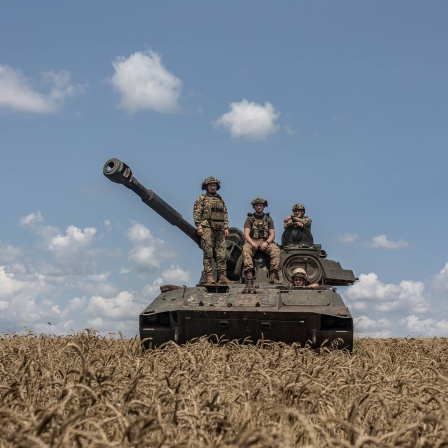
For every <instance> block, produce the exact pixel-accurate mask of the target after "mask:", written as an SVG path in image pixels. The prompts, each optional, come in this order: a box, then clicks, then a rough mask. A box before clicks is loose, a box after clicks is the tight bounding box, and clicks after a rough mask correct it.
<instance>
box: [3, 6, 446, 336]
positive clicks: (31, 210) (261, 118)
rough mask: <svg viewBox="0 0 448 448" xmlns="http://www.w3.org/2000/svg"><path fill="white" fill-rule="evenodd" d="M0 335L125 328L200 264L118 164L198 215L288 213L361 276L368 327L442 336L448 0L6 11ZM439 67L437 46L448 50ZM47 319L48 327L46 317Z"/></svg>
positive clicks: (355, 304) (350, 292)
mask: <svg viewBox="0 0 448 448" xmlns="http://www.w3.org/2000/svg"><path fill="white" fill-rule="evenodd" d="M0 6H1V11H2V13H1V15H0V156H1V162H2V176H1V177H0V203H1V209H2V213H1V215H0V313H1V314H0V332H17V333H21V332H22V331H23V329H24V327H25V326H26V327H27V328H29V329H31V330H33V331H35V332H37V333H40V332H45V333H48V332H49V331H51V332H52V333H56V334H67V333H69V332H70V331H79V330H82V329H83V328H86V327H90V328H95V329H97V330H98V331H101V332H105V333H107V332H117V331H122V332H123V334H125V335H127V336H133V335H135V334H136V333H137V330H138V328H137V327H138V314H139V312H140V311H141V310H143V309H144V308H145V306H146V305H147V304H148V303H149V302H150V301H151V300H152V299H153V298H154V297H155V296H156V295H157V294H158V291H159V287H160V285H161V284H164V283H178V284H187V285H194V284H195V283H196V282H197V281H198V279H199V276H200V271H201V268H202V255H201V252H200V250H199V249H198V248H197V247H196V246H195V244H194V243H193V242H192V241H190V240H189V239H188V238H187V237H184V235H183V234H182V233H181V232H180V231H179V230H178V229H176V228H174V227H172V226H170V225H169V224H167V223H165V222H164V221H163V220H162V219H161V218H160V217H159V216H158V215H156V214H155V213H153V212H152V211H151V210H150V209H149V208H147V207H146V206H144V204H143V203H141V202H140V201H139V199H138V198H137V197H136V196H135V195H133V194H132V193H131V192H130V191H128V190H126V189H125V188H123V187H120V186H118V185H115V184H112V183H111V182H109V181H108V180H106V179H105V178H104V176H103V175H102V167H103V164H104V163H105V162H106V160H107V159H109V158H110V157H118V158H120V159H122V160H123V161H125V162H126V163H127V164H128V165H130V166H131V168H132V170H133V172H134V174H135V176H136V177H137V179H138V180H140V181H141V182H142V183H143V184H144V185H145V186H146V187H148V188H150V189H153V190H154V191H155V192H156V193H157V194H159V196H161V197H162V198H164V199H165V200H166V201H167V202H168V203H170V204H171V205H172V206H173V207H174V208H176V209H177V210H178V211H179V212H180V213H181V214H182V215H183V217H184V218H185V219H187V220H188V221H189V222H192V207H193V202H194V200H195V198H196V196H197V195H199V194H200V192H201V191H200V186H201V183H202V181H203V179H204V178H205V177H208V176H210V175H213V176H216V177H218V178H219V179H220V180H221V190H220V192H221V193H222V195H223V197H224V199H225V200H226V203H227V206H228V209H229V218H230V225H231V226H234V227H240V228H242V225H243V222H244V219H245V216H246V213H247V212H249V211H251V206H250V201H251V200H252V198H253V197H256V196H263V197H265V198H266V199H268V201H269V207H268V209H267V211H269V212H270V213H271V216H272V217H273V219H274V221H275V223H276V227H277V230H278V232H277V241H278V242H279V241H280V235H281V232H280V230H281V225H282V220H283V218H284V217H285V216H286V215H287V214H289V213H290V209H291V206H292V205H293V204H294V203H296V202H302V203H304V204H305V205H306V209H307V214H308V215H310V216H311V217H312V218H313V234H314V240H315V242H317V243H321V244H322V246H323V248H324V249H325V250H326V251H327V252H328V255H329V258H330V259H333V260H337V261H340V262H341V264H342V265H343V267H345V268H349V269H353V270H354V271H355V273H356V275H357V276H358V277H359V281H358V282H357V283H356V284H355V285H354V286H352V287H348V288H339V289H338V291H339V292H340V293H341V294H342V295H343V297H344V300H345V301H346V303H347V304H348V305H349V307H350V310H351V312H352V314H353V316H354V317H355V331H356V335H357V336H366V335H370V336H448V313H447V309H446V299H447V298H448V297H447V296H448V254H447V250H446V248H447V238H446V231H445V227H446V225H445V224H443V223H444V222H446V221H447V217H448V216H447V215H448V212H447V210H446V206H445V205H446V190H447V181H446V175H445V170H446V165H447V137H448V126H447V125H446V117H447V104H448V76H447V75H448V73H447V72H448V62H447V58H446V42H447V41H448V29H447V27H446V21H447V16H448V14H447V13H448V5H447V3H446V2H444V1H431V2H425V3H422V2H417V1H412V0H406V1H404V0H397V1H394V2H386V1H365V2H359V1H341V2H334V1H321V2H310V1H297V0H296V1H279V2H267V1H256V2H255V1H250V2H249V1H248V2H236V1H227V2H225V3H217V2H208V1H196V2H181V1H173V2H148V1H134V2H126V3H125V2H118V1H107V2H106V1H97V2H86V1H78V2H55V1H40V2H39V3H33V2H25V1H21V0H18V1H15V2H11V1H0ZM444 55H445V56H444ZM50 324H51V325H50Z"/></svg>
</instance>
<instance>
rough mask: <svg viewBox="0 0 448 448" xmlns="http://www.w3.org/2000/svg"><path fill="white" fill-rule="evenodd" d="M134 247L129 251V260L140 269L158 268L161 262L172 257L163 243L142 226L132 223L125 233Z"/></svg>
mask: <svg viewBox="0 0 448 448" xmlns="http://www.w3.org/2000/svg"><path fill="white" fill-rule="evenodd" d="M125 236H126V238H127V239H128V240H129V241H131V242H132V243H133V245H134V247H133V248H132V249H131V250H130V251H129V260H130V261H132V262H133V263H136V264H137V265H138V266H139V267H141V268H146V269H156V268H160V266H161V261H162V260H165V259H167V258H169V257H171V256H172V255H173V253H172V251H171V250H170V249H169V248H168V247H166V245H165V242H164V241H163V240H160V239H158V238H154V237H153V236H152V235H151V231H150V230H149V229H148V228H147V227H145V226H144V225H143V224H140V223H138V222H134V223H133V224H132V226H131V227H130V228H129V229H128V230H127V231H126V233H125Z"/></svg>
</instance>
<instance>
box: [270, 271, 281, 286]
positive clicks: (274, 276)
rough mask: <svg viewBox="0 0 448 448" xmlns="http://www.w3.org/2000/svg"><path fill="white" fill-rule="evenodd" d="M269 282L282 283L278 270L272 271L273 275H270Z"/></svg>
mask: <svg viewBox="0 0 448 448" xmlns="http://www.w3.org/2000/svg"><path fill="white" fill-rule="evenodd" d="M269 283H271V284H279V283H281V281H280V280H279V278H278V272H277V271H272V272H271V275H270V276H269Z"/></svg>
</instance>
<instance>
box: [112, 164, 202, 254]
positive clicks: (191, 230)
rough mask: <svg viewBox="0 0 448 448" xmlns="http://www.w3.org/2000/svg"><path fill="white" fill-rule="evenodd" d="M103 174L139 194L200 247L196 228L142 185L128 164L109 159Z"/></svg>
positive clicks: (148, 204)
mask: <svg viewBox="0 0 448 448" xmlns="http://www.w3.org/2000/svg"><path fill="white" fill-rule="evenodd" d="M103 174H104V175H105V176H106V177H107V178H108V179H109V180H111V181H112V182H115V183H117V184H122V185H124V186H125V187H126V188H129V189H130V190H132V191H133V192H134V193H135V194H137V195H138V196H140V198H141V200H142V201H143V202H144V203H145V204H146V205H147V206H148V207H150V208H152V209H153V210H154V211H155V212H156V213H157V214H159V215H160V216H161V217H162V218H164V219H165V220H166V221H168V222H169V223H170V224H172V225H173V226H176V227H177V228H178V229H180V230H181V231H182V232H183V233H185V234H186V235H187V236H189V237H190V238H191V239H192V240H193V241H194V242H195V243H196V244H197V245H198V246H199V247H200V245H201V237H200V236H199V235H198V234H197V232H196V228H195V227H193V226H192V225H191V224H190V223H189V222H187V221H185V219H184V218H182V215H181V214H180V213H179V212H177V211H176V210H175V209H174V208H173V207H171V206H170V205H169V204H167V203H166V202H165V201H164V200H163V199H162V198H161V197H159V196H158V195H157V194H156V193H154V191H152V190H148V189H147V188H146V187H144V186H143V185H142V184H141V183H140V182H139V181H138V180H137V179H136V178H135V176H134V175H133V174H132V171H131V169H130V168H129V166H128V165H126V164H125V163H123V162H122V161H121V160H119V159H116V158H112V159H109V160H108V161H107V162H106V163H105V164H104V167H103Z"/></svg>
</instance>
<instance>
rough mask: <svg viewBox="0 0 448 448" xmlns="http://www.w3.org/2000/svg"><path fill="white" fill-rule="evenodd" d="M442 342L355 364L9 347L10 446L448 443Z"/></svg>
mask: <svg viewBox="0 0 448 448" xmlns="http://www.w3.org/2000/svg"><path fill="white" fill-rule="evenodd" d="M447 358H448V342H447V339H441V338H435V339H404V338H400V339H382V340H381V339H380V340H374V339H362V340H357V341H356V343H355V350H354V354H353V355H349V354H347V353H344V352H339V351H333V352H329V351H325V352H323V353H321V354H316V353H313V352H311V351H309V350H308V349H301V348H299V347H296V346H287V345H284V344H277V343H264V344H260V345H259V346H253V345H238V344H236V343H230V344H227V345H215V344H211V343H209V342H208V341H207V340H205V339H202V340H199V341H197V342H194V343H190V344H187V345H185V346H183V347H178V346H176V345H174V344H168V345H167V346H166V347H165V348H164V349H158V350H153V351H147V352H142V351H141V350H140V343H139V341H138V340H136V339H131V340H129V339H112V338H107V337H100V336H97V335H96V334H95V332H92V331H86V332H84V333H82V334H76V335H74V336H70V337H68V336H66V337H55V336H45V335H41V336H37V335H34V334H32V333H29V334H28V336H17V335H4V336H3V337H1V338H0V444H1V445H0V446H1V447H2V448H3V447H26V448H32V447H64V448H66V447H143V446H148V447H149V446H150V447H174V446H176V447H179V446H180V447H205V446H207V447H249V446H250V447H268V446H269V447H295V446H307V447H342V446H344V447H348V446H358V447H388V446H406V447H442V446H445V447H446V446H448V417H447V409H448V394H447V391H448V387H447V386H448V384H447V382H448V378H447V377H448V371H447V368H448V367H447V366H448V359H447Z"/></svg>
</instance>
